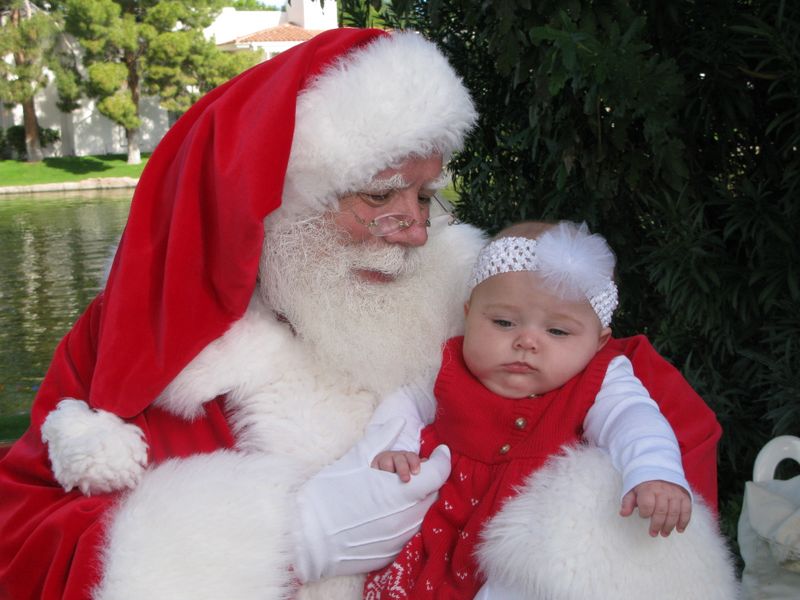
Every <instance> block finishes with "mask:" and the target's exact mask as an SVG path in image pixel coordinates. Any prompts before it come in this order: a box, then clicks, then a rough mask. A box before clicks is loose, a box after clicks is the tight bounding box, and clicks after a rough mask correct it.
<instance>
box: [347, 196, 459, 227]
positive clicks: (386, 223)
mask: <svg viewBox="0 0 800 600" xmlns="http://www.w3.org/2000/svg"><path fill="white" fill-rule="evenodd" d="M357 195H358V196H359V197H360V198H362V199H363V200H365V202H368V201H367V200H366V199H365V198H363V197H362V194H357ZM366 196H367V197H369V195H366ZM431 200H433V201H434V202H435V203H436V205H437V206H438V208H439V209H440V210H441V213H437V215H434V216H438V214H445V215H448V216H449V217H450V221H449V222H448V225H454V224H456V223H458V222H459V221H458V219H456V217H455V216H454V215H453V212H452V210H451V209H450V208H449V203H448V202H447V201H446V200H440V199H439V198H438V197H437V196H436V195H433V196H431ZM368 203H369V202H368ZM349 210H350V212H351V213H352V214H353V216H354V217H355V219H356V221H357V222H358V223H359V224H361V225H362V226H364V227H366V228H367V231H369V232H370V233H371V234H372V235H374V236H376V237H385V236H387V235H392V234H393V233H397V232H398V231H403V230H405V229H408V228H409V227H413V226H414V225H416V224H417V223H418V221H417V219H415V218H414V217H412V216H411V215H407V214H403V213H385V214H382V215H378V216H377V217H373V218H372V219H371V220H369V221H367V220H366V219H363V218H362V217H360V216H359V215H358V214H357V213H356V212H355V211H354V210H353V209H352V208H351V209H349ZM419 223H420V225H423V226H424V227H430V226H431V220H430V218H428V219H425V220H424V221H422V222H419Z"/></svg>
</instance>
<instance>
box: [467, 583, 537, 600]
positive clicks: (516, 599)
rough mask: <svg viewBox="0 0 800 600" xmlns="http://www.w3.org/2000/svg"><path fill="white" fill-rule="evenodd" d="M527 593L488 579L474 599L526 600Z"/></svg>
mask: <svg viewBox="0 0 800 600" xmlns="http://www.w3.org/2000/svg"><path fill="white" fill-rule="evenodd" d="M525 598H526V596H525V594H523V593H521V592H520V591H519V590H516V589H514V588H512V587H510V586H507V585H505V584H502V583H499V582H497V581H487V582H486V583H484V584H483V587H481V589H479V590H478V593H477V594H476V595H475V598H474V600H525Z"/></svg>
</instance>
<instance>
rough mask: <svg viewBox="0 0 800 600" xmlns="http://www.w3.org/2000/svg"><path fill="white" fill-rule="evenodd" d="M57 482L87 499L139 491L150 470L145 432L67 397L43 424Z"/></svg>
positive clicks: (43, 435) (43, 437)
mask: <svg viewBox="0 0 800 600" xmlns="http://www.w3.org/2000/svg"><path fill="white" fill-rule="evenodd" d="M42 441H43V442H45V443H46V444H47V451H48V454H49V456H50V463H51V465H52V467H53V474H54V475H55V478H56V480H57V481H58V483H60V484H61V486H62V487H63V488H64V489H65V490H66V491H68V492H69V491H70V490H72V489H73V488H75V487H77V488H78V489H80V490H81V491H82V492H83V493H84V494H86V495H87V496H91V495H92V494H103V493H108V492H113V491H116V490H121V489H125V488H133V487H135V486H136V484H137V483H138V482H139V480H140V479H141V476H142V473H143V472H144V469H145V467H146V466H147V443H146V442H145V441H144V434H143V433H142V430H141V429H139V428H138V427H137V426H136V425H131V424H130V423H126V422H125V421H123V420H122V419H120V418H119V417H118V416H116V415H115V414H113V413H110V412H106V411H104V410H93V409H92V408H90V407H89V405H88V404H86V402H83V401H82V400H75V399H73V398H66V399H64V400H62V401H61V402H59V403H58V406H57V407H56V409H55V410H54V411H53V412H51V413H50V414H49V415H48V416H47V418H46V419H45V421H44V423H43V424H42Z"/></svg>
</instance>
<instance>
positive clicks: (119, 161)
mask: <svg viewBox="0 0 800 600" xmlns="http://www.w3.org/2000/svg"><path fill="white" fill-rule="evenodd" d="M149 156H150V155H149V154H147V155H143V156H142V163H141V164H138V165H129V164H127V163H126V162H125V161H126V160H127V157H126V156H125V155H124V154H106V155H103V156H63V157H58V158H45V159H44V160H43V161H42V162H40V163H26V162H20V161H17V160H0V186H4V185H35V184H37V183H62V182H65V181H80V180H82V179H93V178H95V177H134V178H138V177H139V175H141V173H142V169H143V168H144V165H145V164H146V163H147V158H148V157H149Z"/></svg>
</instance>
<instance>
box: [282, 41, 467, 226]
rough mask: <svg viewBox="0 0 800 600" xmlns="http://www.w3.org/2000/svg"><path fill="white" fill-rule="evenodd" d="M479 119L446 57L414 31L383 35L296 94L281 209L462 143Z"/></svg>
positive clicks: (311, 204)
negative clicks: (409, 157)
mask: <svg viewBox="0 0 800 600" xmlns="http://www.w3.org/2000/svg"><path fill="white" fill-rule="evenodd" d="M476 118H477V115H476V112H475V108H474V106H473V104H472V100H471V98H470V96H469V93H468V92H467V89H466V88H465V87H464V85H463V83H462V82H461V79H460V78H459V77H458V76H457V75H456V73H455V71H454V70H453V68H452V67H451V66H450V64H449V63H448V62H447V59H446V58H445V57H444V55H443V54H442V53H441V52H440V51H439V49H438V48H437V47H436V46H435V45H434V44H433V43H432V42H429V41H427V40H426V39H425V38H423V37H422V36H421V35H419V34H417V33H414V32H397V33H393V34H391V35H387V36H382V37H380V38H377V39H376V40H374V41H372V42H370V43H369V44H367V45H366V46H364V47H362V48H358V49H356V50H354V51H352V52H350V53H348V54H346V55H345V56H343V57H342V58H341V59H339V60H338V61H337V62H336V63H334V64H333V65H331V66H329V67H328V68H327V69H325V71H324V72H323V73H322V74H321V75H320V76H319V77H317V78H316V79H315V80H314V81H312V82H311V84H310V85H309V86H308V87H307V88H306V89H305V90H304V91H303V92H302V93H301V94H300V96H299V97H298V99H297V118H296V123H295V130H294V137H293V140H292V150H291V154H290V157H289V165H288V167H287V171H286V181H285V185H284V193H283V196H284V210H291V211H293V212H294V211H315V212H319V211H322V210H325V209H328V208H332V207H335V202H336V200H337V199H338V198H340V197H341V196H343V195H345V194H347V193H348V192H354V191H357V190H358V189H359V188H360V187H362V186H364V185H365V184H367V183H369V181H370V180H371V179H372V178H373V177H374V176H375V175H376V174H377V173H379V172H380V171H382V170H384V169H386V168H389V167H392V166H397V165H398V164H399V163H400V162H401V161H402V160H403V159H404V158H406V157H408V156H410V155H414V156H418V157H427V156H430V155H431V154H433V153H436V152H438V153H441V154H442V155H443V157H444V160H445V162H446V161H447V160H448V159H449V157H450V155H451V154H452V153H453V152H454V151H456V150H458V149H460V148H461V146H462V144H463V142H464V137H465V136H466V134H467V132H468V131H469V130H470V129H471V128H472V126H473V124H474V123H475V120H476Z"/></svg>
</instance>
